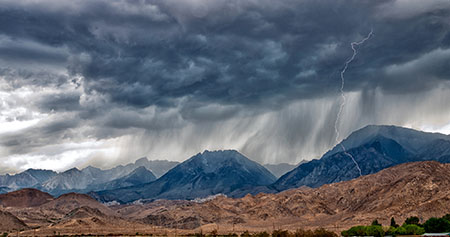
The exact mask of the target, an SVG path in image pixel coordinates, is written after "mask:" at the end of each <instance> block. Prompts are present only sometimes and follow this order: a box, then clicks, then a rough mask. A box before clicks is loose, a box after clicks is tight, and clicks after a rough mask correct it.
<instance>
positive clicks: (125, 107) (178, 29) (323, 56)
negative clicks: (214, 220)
mask: <svg viewBox="0 0 450 237" xmlns="http://www.w3.org/2000/svg"><path fill="white" fill-rule="evenodd" d="M449 22H450V5H449V4H448V1H444V0H436V1H426V2H425V1H418V0H411V1H404V0H396V1H394V0H382V1H369V0H362V1H356V0H355V1H352V0H346V1H343V0H338V1H331V0H330V1H316V0H315V1H313V0H305V1H297V0H295V1H294V0H282V1H269V0H256V1H253V0H249V1H238V0H231V1H230V0H217V1H202V0H167V1H153V0H148V1H144V0H142V1H126V0H112V1H110V0H98V1H51V0H45V1H42V2H35V1H13V0H11V1H3V2H2V3H0V77H1V78H3V80H4V82H5V85H7V86H5V88H1V87H0V90H3V91H15V90H20V89H24V88H25V89H28V90H29V91H32V92H33V96H32V101H26V100H23V99H21V97H20V95H18V96H14V97H11V98H13V99H11V100H10V101H9V102H8V103H10V106H9V107H8V108H9V109H12V108H15V107H19V105H22V106H24V107H27V108H33V109H36V110H37V111H38V112H40V113H45V114H51V116H52V117H51V119H48V120H46V121H45V122H42V123H39V124H38V126H35V127H32V128H27V129H25V130H21V131H20V132H17V133H14V134H9V135H8V136H3V137H1V139H0V144H1V146H4V147H7V149H8V152H5V153H3V154H13V153H15V152H18V153H26V152H27V151H29V150H30V149H28V147H31V148H34V147H36V148H38V147H39V146H45V144H52V143H57V142H59V140H64V139H66V140H67V141H71V139H78V138H80V137H89V138H93V139H100V140H101V139H109V138H114V137H119V136H122V135H127V134H135V133H136V132H137V131H138V133H140V136H141V135H142V134H143V135H142V140H144V141H145V142H148V143H149V144H153V145H148V144H146V143H143V144H142V146H143V147H146V149H147V147H152V146H153V147H158V146H160V147H165V144H164V142H167V141H169V140H171V141H172V140H174V141H176V142H175V143H174V144H179V143H182V144H183V145H184V146H187V145H185V144H184V143H183V141H184V140H183V139H185V140H187V141H189V142H190V143H189V142H188V144H191V145H192V147H193V148H192V149H197V148H198V147H204V146H203V145H204V144H205V143H206V144H209V142H210V141H213V142H211V144H213V143H214V142H216V143H219V142H222V141H221V140H220V139H219V140H220V141H219V140H217V139H216V138H215V137H217V136H222V135H223V134H224V133H227V134H228V135H229V137H228V138H227V139H228V140H226V141H224V143H227V144H231V145H236V144H237V143H234V142H235V141H239V143H238V146H239V147H240V148H242V149H243V150H244V151H246V152H248V153H251V154H253V155H254V156H261V157H266V158H267V157H269V156H271V153H272V151H273V149H272V148H273V146H268V145H267V143H272V144H275V145H274V146H278V147H277V148H276V149H278V150H277V151H274V153H275V154H281V153H283V152H284V153H283V154H281V156H283V157H289V158H288V159H290V160H289V161H296V159H297V158H296V157H295V151H296V150H295V149H294V147H300V146H306V145H308V146H317V147H320V149H322V150H323V149H326V148H328V146H329V145H330V144H332V143H333V141H334V139H333V134H331V133H332V132H333V131H334V129H333V128H332V127H330V126H332V125H333V124H334V118H335V117H334V116H330V114H335V113H336V112H337V111H335V109H333V108H331V107H330V103H329V101H321V100H322V99H323V98H325V99H327V98H328V99H329V100H331V101H332V100H334V98H336V95H337V93H338V89H339V86H340V78H339V73H340V70H342V67H343V63H344V62H345V61H346V60H347V59H348V58H349V57H350V56H351V53H352V51H351V48H350V43H351V42H353V41H359V40H361V39H362V38H364V37H365V36H366V35H367V34H368V33H369V31H370V30H371V29H373V32H374V35H373V37H372V38H371V39H370V40H369V41H368V42H367V43H366V44H364V45H362V46H360V47H358V55H357V57H356V59H355V60H354V61H353V62H352V64H351V65H350V66H349V68H348V70H347V73H346V87H345V90H346V91H347V92H361V93H362V100H361V101H359V102H355V104H358V106H360V107H361V108H362V111H365V112H367V114H368V115H366V117H364V116H362V115H361V117H359V119H360V121H363V122H361V123H364V122H371V121H373V120H370V119H369V118H368V117H369V116H372V115H371V114H370V113H369V112H370V111H371V109H373V108H374V107H376V106H378V105H377V101H374V97H376V96H378V95H379V94H377V93H379V91H381V92H382V93H386V94H389V95H392V96H396V95H409V94H411V93H421V92H426V91H431V90H434V89H436V88H439V87H440V86H442V85H447V84H445V83H447V82H448V81H449V79H450V76H449V75H450V65H449V62H450V24H449ZM1 78H0V79H1ZM0 86H1V85H0ZM21 93H22V92H21ZM27 93H29V92H27ZM19 94H20V93H19ZM350 98H351V97H350ZM22 100H23V101H22ZM18 101H21V102H20V103H19V102H18ZM299 101H300V102H299ZM297 102H298V103H300V105H295V106H294V105H292V104H295V103H297ZM332 105H334V104H332ZM289 106H291V107H292V108H298V109H301V111H297V112H290V111H286V110H283V109H285V108H287V107H289ZM5 108H6V107H5ZM2 109H3V107H2ZM273 111H281V112H280V115H274V114H271V113H272V112H273ZM60 114H61V116H59V115H60ZM0 115H1V114H0ZM8 116H9V115H8ZM21 116H22V115H21ZM27 116H29V117H32V116H31V115H29V114H27ZM318 116H319V117H320V119H319V118H318ZM58 117H59V118H58ZM354 117H356V116H354ZM55 118H58V119H55ZM14 119H16V120H18V119H20V116H17V117H15V118H14ZM253 120H256V121H253ZM299 121H300V122H299ZM377 121H378V120H377ZM220 122H223V124H218V123H220ZM351 122H353V124H355V121H350V122H349V123H351ZM396 122H397V121H396ZM298 123H300V125H299V124H298ZM361 125H362V124H361ZM258 126H260V127H258ZM344 126H347V127H346V128H347V129H348V130H350V131H351V130H353V129H355V126H359V125H346V124H344ZM352 126H353V127H352ZM293 127H296V129H292V128H293ZM319 127H320V128H319ZM177 129H186V130H187V131H185V130H183V131H177ZM216 129H217V130H216ZM220 129H223V130H220ZM258 129H260V130H258ZM264 129H267V130H264ZM141 130H143V131H141ZM164 130H169V132H168V134H162V131H164ZM325 130H327V131H325ZM178 132H179V133H180V134H178ZM181 133H183V134H181ZM198 134H199V135H200V136H198V137H197V135H198ZM307 134H309V135H310V136H309V137H308V136H306V135H307ZM149 136H154V137H152V139H154V140H151V139H150V140H151V141H147V140H146V139H147V138H148V137H149ZM192 137H195V139H194V138H192ZM268 137H270V138H268ZM136 139H137V138H136ZM196 139H198V140H196ZM202 139H203V140H202ZM265 139H266V140H265ZM177 142H178V143H177ZM214 144H215V143H214ZM302 144H306V145H302ZM174 146H175V145H174ZM262 146H264V147H266V148H267V149H263V148H262ZM0 148H1V147H0ZM185 148H186V147H185ZM231 148H236V147H231ZM269 148H270V149H272V150H270V149H269ZM176 149H177V148H176ZM186 149H188V148H186ZM283 149H284V150H285V151H282V150H283ZM299 149H300V148H299ZM301 149H304V150H306V151H305V153H308V152H310V153H314V151H308V148H305V147H302V148H301ZM148 152H149V151H148ZM0 153H1V150H0ZM266 160H267V159H266Z"/></svg>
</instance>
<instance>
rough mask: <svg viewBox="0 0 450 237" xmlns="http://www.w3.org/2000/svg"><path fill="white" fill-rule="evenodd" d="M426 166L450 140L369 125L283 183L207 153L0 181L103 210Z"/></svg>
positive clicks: (449, 156)
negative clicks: (84, 199) (88, 198)
mask: <svg viewBox="0 0 450 237" xmlns="http://www.w3.org/2000/svg"><path fill="white" fill-rule="evenodd" d="M344 148H345V150H344ZM427 160H434V161H439V162H442V163H448V162H450V136H449V135H444V134H439V133H427V132H421V131H416V130H413V129H408V128H402V127H396V126H385V125H381V126H379V125H370V126H366V127H364V128H361V129H359V130H357V131H355V132H353V133H352V134H350V136H348V137H347V138H346V139H344V140H343V141H342V142H341V143H340V144H337V145H336V146H335V147H334V148H333V149H331V150H330V151H328V152H326V153H325V154H324V155H323V156H322V157H321V158H320V159H315V160H311V161H308V162H305V161H304V162H301V163H300V164H299V165H297V166H296V167H294V166H292V165H289V164H279V165H265V167H267V168H268V169H270V170H272V172H273V173H276V175H273V174H272V173H271V172H270V171H269V170H268V169H267V168H265V167H264V166H262V165H260V164H258V163H256V162H254V161H252V160H250V159H248V158H247V157H245V156H244V155H242V154H240V153H239V152H237V151H235V150H225V151H204V152H203V153H199V154H197V155H195V156H193V157H191V158H189V159H187V160H186V161H184V162H182V163H176V162H168V161H149V160H147V159H146V158H142V159H139V160H137V161H136V162H134V163H131V164H128V165H126V166H118V167H115V168H113V169H109V170H101V169H98V168H94V167H91V166H89V167H87V168H84V169H82V170H78V169H76V168H73V169H70V170H67V171H65V172H62V173H56V172H53V171H48V170H33V169H30V170H26V171H24V172H22V173H20V174H16V175H13V176H11V175H5V176H0V190H3V192H7V191H11V190H17V189H20V188H26V187H34V188H38V189H40V190H42V191H45V192H48V193H50V194H52V195H60V194H63V193H68V192H80V193H89V194H90V195H92V196H93V197H95V198H96V199H97V200H101V201H103V202H114V201H117V202H120V203H127V202H134V201H153V200H155V199H196V198H208V197H209V196H212V195H217V194H224V195H227V196H230V197H243V196H245V195H246V194H249V193H250V194H258V193H261V192H262V193H277V192H280V191H284V190H287V189H292V188H297V187H302V186H308V187H313V188H315V187H320V186H322V185H324V184H330V183H336V182H340V181H346V180H351V179H354V178H357V177H359V176H360V171H361V174H362V175H367V174H373V173H376V172H378V171H381V170H383V169H386V168H389V167H392V166H395V165H398V164H402V163H407V162H414V161H427ZM290 169H292V170H290ZM156 170H157V171H158V172H157V174H162V173H163V172H166V173H164V175H162V176H160V177H159V176H158V175H156V174H155V173H156ZM288 170H290V171H288ZM286 171H288V172H287V173H286V174H284V175H282V176H281V177H279V178H278V179H277V176H279V175H281V174H282V173H283V172H286ZM154 172H155V173H154Z"/></svg>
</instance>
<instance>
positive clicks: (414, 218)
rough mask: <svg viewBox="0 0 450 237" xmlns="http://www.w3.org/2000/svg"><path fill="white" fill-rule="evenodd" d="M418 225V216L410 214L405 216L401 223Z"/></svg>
mask: <svg viewBox="0 0 450 237" xmlns="http://www.w3.org/2000/svg"><path fill="white" fill-rule="evenodd" d="M405 224H406V225H419V217H417V216H411V217H408V218H406V220H405V223H404V224H403V225H405Z"/></svg>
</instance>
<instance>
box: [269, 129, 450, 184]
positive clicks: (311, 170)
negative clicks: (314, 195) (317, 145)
mask: <svg viewBox="0 0 450 237" xmlns="http://www.w3.org/2000/svg"><path fill="white" fill-rule="evenodd" d="M342 144H343V145H344V146H345V147H346V150H347V152H348V154H350V155H352V156H353V157H354V159H355V160H356V162H357V163H358V165H359V167H360V168H361V171H362V174H363V175H367V174H372V173H376V172H378V171H380V170H382V169H385V168H388V167H391V166H394V165H397V164H402V163H406V162H412V161H424V160H435V161H440V162H444V163H448V162H450V136H448V135H444V134H439V133H427V132H421V131H416V130H413V129H408V128H403V127H396V126H375V125H371V126H367V127H364V128H362V129H360V130H358V131H355V132H353V133H352V134H351V135H350V136H349V137H348V138H346V139H345V140H344V141H342ZM358 176H359V172H358V170H357V167H356V165H355V164H354V162H353V161H352V159H351V157H349V156H348V155H347V154H345V153H344V152H343V151H342V146H340V145H337V146H335V147H334V148H333V149H332V150H330V151H328V152H327V153H325V155H323V156H322V158H321V159H319V160H312V161H310V162H308V163H305V164H301V165H299V166H298V167H297V168H295V169H294V170H292V171H290V172H288V173H287V174H285V175H283V176H282V177H280V178H279V179H278V180H277V181H276V182H275V183H274V184H273V185H271V186H270V187H271V188H273V189H275V190H276V191H282V190H286V189H290V188H295V187H300V186H309V187H319V186H321V185H323V184H328V183H335V182H339V181H344V180H350V179H353V178H357V177H358Z"/></svg>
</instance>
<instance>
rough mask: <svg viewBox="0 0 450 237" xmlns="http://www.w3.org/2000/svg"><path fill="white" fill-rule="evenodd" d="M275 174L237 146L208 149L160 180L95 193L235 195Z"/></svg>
mask: <svg viewBox="0 0 450 237" xmlns="http://www.w3.org/2000/svg"><path fill="white" fill-rule="evenodd" d="M275 180H276V178H275V176H274V175H273V174H272V173H270V171H268V170H267V169H266V168H264V167H263V166H262V165H260V164H258V163H256V162H254V161H252V160H250V159H248V158H247V157H245V156H243V155H242V154H240V153H239V152H237V151H235V150H225V151H212V152H211V151H204V152H203V153H199V154H197V155H195V156H193V157H191V158H189V159H188V160H186V161H184V162H183V163H181V164H179V165H177V166H176V167H175V168H173V169H171V170H170V171H168V172H167V173H166V174H165V175H163V176H162V177H161V178H159V179H158V180H156V181H154V182H151V183H148V184H143V185H137V186H131V187H127V188H121V189H114V190H107V191H100V192H96V193H92V195H93V196H94V197H96V198H97V199H98V200H101V201H103V202H109V201H119V202H121V203H127V202H132V201H136V200H139V199H195V198H199V197H207V196H210V195H214V194H219V193H220V194H225V195H233V192H235V191H236V190H239V189H245V188H254V187H258V186H265V185H269V184H272V183H273V182H275Z"/></svg>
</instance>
